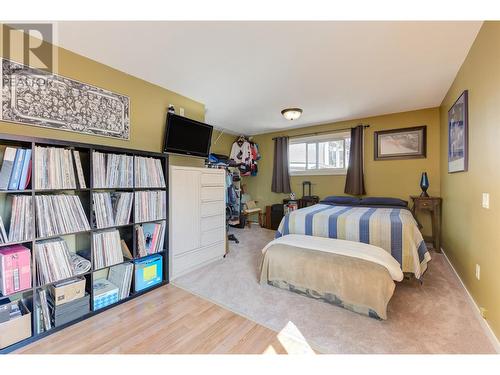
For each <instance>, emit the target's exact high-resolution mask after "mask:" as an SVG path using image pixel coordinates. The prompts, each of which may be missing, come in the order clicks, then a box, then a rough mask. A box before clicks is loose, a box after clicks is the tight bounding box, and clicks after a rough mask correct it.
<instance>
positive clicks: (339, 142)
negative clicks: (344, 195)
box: [288, 132, 351, 176]
mask: <svg viewBox="0 0 500 375" xmlns="http://www.w3.org/2000/svg"><path fill="white" fill-rule="evenodd" d="M350 145H351V134H350V132H337V133H329V134H322V135H316V136H310V137H303V138H292V139H290V145H289V149H288V155H289V160H290V162H289V163H290V165H289V168H290V174H291V175H292V176H299V175H326V174H346V172H347V164H348V163H349V148H350Z"/></svg>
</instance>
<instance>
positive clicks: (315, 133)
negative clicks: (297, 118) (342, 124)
mask: <svg viewBox="0 0 500 375" xmlns="http://www.w3.org/2000/svg"><path fill="white" fill-rule="evenodd" d="M359 125H362V124H359ZM369 127H370V125H363V128H364V129H366V128H369ZM351 129H354V128H343V129H334V130H324V131H320V132H314V133H303V134H296V135H291V136H290V137H289V138H298V137H304V136H306V135H318V134H326V133H335V132H340V131H343V130H351ZM276 138H279V137H274V138H273V141H274V140H275V139H276Z"/></svg>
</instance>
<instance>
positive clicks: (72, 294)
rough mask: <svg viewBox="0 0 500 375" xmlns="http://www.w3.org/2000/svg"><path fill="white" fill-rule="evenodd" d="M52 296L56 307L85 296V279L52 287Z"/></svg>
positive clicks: (69, 281) (77, 279)
mask: <svg viewBox="0 0 500 375" xmlns="http://www.w3.org/2000/svg"><path fill="white" fill-rule="evenodd" d="M49 289H50V294H51V295H52V298H53V300H54V304H55V305H56V306H59V305H62V304H64V303H67V302H71V301H74V300H76V299H78V298H82V297H84V296H85V277H83V276H81V277H76V278H74V279H70V280H67V281H64V282H61V283H55V284H52V285H50V287H49Z"/></svg>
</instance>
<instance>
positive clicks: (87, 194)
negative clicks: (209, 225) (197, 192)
mask: <svg viewBox="0 0 500 375" xmlns="http://www.w3.org/2000/svg"><path fill="white" fill-rule="evenodd" d="M7 146H11V147H22V148H25V149H31V151H32V153H31V158H32V169H31V181H30V184H29V186H28V187H27V189H26V190H0V197H1V199H2V200H3V201H4V202H3V203H4V206H5V202H6V201H7V195H12V194H25V195H30V196H31V197H32V205H33V218H32V220H31V221H32V223H31V225H32V233H33V234H34V235H35V238H32V239H30V240H26V241H18V242H13V243H6V244H0V248H3V247H5V246H10V245H15V244H21V245H24V246H26V247H28V248H29V249H30V251H31V279H32V286H31V288H29V289H25V290H23V291H19V292H16V293H14V294H11V295H8V296H3V295H2V294H1V293H0V298H4V297H11V298H12V297H14V296H15V297H16V298H12V300H17V299H21V298H23V299H26V300H28V301H31V303H30V304H29V306H28V308H29V310H30V311H31V331H32V335H31V337H29V338H26V339H24V340H22V341H19V342H17V343H15V344H12V345H11V346H9V347H7V348H4V349H0V354H6V353H9V352H12V351H14V350H16V349H19V348H21V347H23V346H25V345H27V344H29V343H32V342H34V341H37V340H39V339H41V338H43V337H46V336H49V335H51V334H53V333H55V332H57V331H60V330H62V329H64V328H66V327H68V326H71V325H73V324H76V323H78V322H81V321H83V320H85V319H88V318H90V317H92V316H94V315H96V314H99V313H101V312H104V311H107V310H109V309H110V308H113V307H115V306H118V305H121V304H122V303H125V302H127V301H130V300H131V299H134V298H136V297H139V296H141V295H143V294H145V293H148V292H150V291H152V290H154V289H156V288H159V287H161V286H164V285H166V284H168V283H169V270H168V268H169V267H168V254H169V250H168V156H167V155H166V154H162V153H155V152H150V151H141V150H135V149H126V148H120V147H110V146H98V145H93V144H86V143H78V142H69V141H64V140H55V139H47V138H36V137H27V136H18V135H11V134H0V147H7ZM35 146H42V147H60V148H66V149H76V150H78V151H80V157H81V162H82V167H83V172H84V176H85V181H86V183H87V186H88V187H87V188H85V189H80V188H76V189H36V188H35V183H34V181H35V176H36V171H35V166H34V162H33V161H34V157H35ZM94 151H97V152H102V153H115V154H126V155H130V156H133V157H134V160H135V157H152V158H155V159H159V160H161V164H162V168H163V174H164V177H165V184H166V186H165V187H148V188H145V187H141V186H137V187H136V186H135V173H136V171H135V162H133V163H132V171H133V176H134V178H133V187H125V188H94V187H93V186H94V182H93V173H92V170H93V164H92V159H93V158H92V153H93V152H94ZM75 174H76V171H75ZM148 190H149V191H153V190H156V191H165V196H166V207H165V212H166V217H165V218H162V219H158V220H152V221H146V222H139V221H138V222H136V220H135V219H136V215H135V211H134V206H135V204H134V201H135V192H136V191H137V192H138V191H148ZM104 191H108V192H132V193H134V198H133V199H134V200H133V204H132V212H131V216H130V222H129V223H128V224H124V225H116V226H110V227H107V228H97V227H95V226H94V225H93V220H92V215H93V207H92V205H93V203H92V194H93V192H104ZM63 193H72V194H76V195H78V196H79V197H80V200H81V202H82V205H83V208H84V210H85V212H86V215H87V219H88V221H89V223H90V226H91V229H90V230H86V231H80V232H75V233H64V234H60V235H56V236H49V237H43V238H42V237H36V233H37V231H36V223H35V220H38V218H36V210H35V209H34V206H35V196H37V195H40V194H63ZM2 195H3V196H4V197H2ZM162 221H164V222H165V238H164V246H163V251H159V252H158V253H157V254H159V255H161V256H162V257H163V275H162V282H161V283H160V284H156V285H153V286H151V287H150V288H148V289H144V290H141V291H138V292H135V289H134V285H135V272H134V275H133V277H132V286H131V290H130V294H129V296H128V297H127V298H124V299H121V300H119V301H118V302H116V303H114V304H112V305H109V306H107V307H104V308H101V309H98V310H95V311H94V305H93V282H94V273H95V272H99V271H102V270H105V269H108V268H110V267H112V266H107V267H103V268H95V267H94V259H93V253H94V251H93V250H94V249H93V241H92V235H93V233H95V232H100V231H103V230H109V229H114V228H116V229H117V230H119V231H120V238H122V239H124V240H125V242H126V243H127V245H128V246H129V249H130V250H131V252H132V256H133V258H134V259H126V258H125V260H124V262H122V263H128V262H132V261H133V260H136V259H141V258H140V257H138V249H137V238H136V226H137V225H140V224H144V223H148V222H162ZM5 225H7V223H5ZM9 229H10V228H9ZM124 232H126V233H127V238H123V237H122V235H123V233H124ZM66 236H74V237H75V250H77V247H78V245H77V242H78V236H86V237H88V241H87V242H88V244H89V245H88V247H89V248H90V259H89V260H90V262H91V267H92V268H91V270H90V271H88V272H86V273H84V274H81V275H78V276H83V277H85V280H86V291H87V292H88V293H89V294H90V312H89V313H88V314H87V315H85V316H83V317H81V318H78V319H76V320H74V321H71V322H69V323H67V324H65V325H62V326H59V327H53V328H52V329H50V330H49V331H46V332H42V333H39V334H38V333H37V321H36V320H37V317H36V313H35V309H36V305H37V304H36V299H37V298H38V295H37V290H39V289H41V288H46V287H47V286H48V285H51V284H52V283H49V284H45V285H37V277H36V265H35V244H36V242H37V241H41V240H45V239H50V238H57V237H63V238H64V237H66ZM130 245H131V246H130ZM143 258H144V257H143ZM119 264H121V263H119ZM59 281H61V280H59Z"/></svg>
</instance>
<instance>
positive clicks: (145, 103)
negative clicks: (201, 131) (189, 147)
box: [0, 27, 234, 165]
mask: <svg viewBox="0 0 500 375" xmlns="http://www.w3.org/2000/svg"><path fill="white" fill-rule="evenodd" d="M1 29H2V28H1V27H0V34H1ZM1 40H2V38H1V35H0V41H1ZM1 53H2V50H1V49H0V54H1ZM57 56H58V73H59V74H61V75H63V76H66V77H68V78H71V79H75V80H78V81H82V82H85V83H89V84H91V85H95V86H98V87H102V88H104V89H106V90H110V91H114V92H117V93H120V94H123V95H127V96H129V97H130V140H128V141H125V140H117V139H112V138H106V137H98V136H92V135H87V134H81V133H73V132H67V131H58V130H53V129H46V128H40V127H34V126H29V125H22V124H12V123H8V122H2V121H0V133H9V134H20V135H27V136H35V137H44V138H56V139H64V140H68V141H75V142H85V143H92V144H99V145H108V146H116V147H125V148H132V149H140V150H148V151H155V152H161V148H162V143H163V134H164V129H165V117H166V110H167V107H168V105H169V104H173V105H174V106H175V108H176V111H178V110H179V108H180V107H182V108H184V110H185V116H187V117H189V118H192V119H195V120H198V121H203V120H204V118H205V106H204V105H203V104H202V103H199V102H196V101H194V100H192V99H189V98H187V97H185V96H182V95H179V94H177V93H175V92H173V91H170V90H166V89H164V88H162V87H160V86H157V85H154V84H152V83H149V82H146V81H144V80H142V79H139V78H137V77H134V76H131V75H129V74H126V73H123V72H121V71H119V70H116V69H113V68H111V67H109V66H107V65H104V64H101V63H98V62H96V61H94V60H91V59H89V58H86V57H84V56H81V55H78V54H76V53H73V52H71V51H68V50H66V49H63V48H58V51H57ZM167 74H168V72H167ZM217 134H218V132H217V131H214V137H215V136H216V135H217ZM233 138H234V137H233V136H227V135H224V136H223V137H222V138H221V140H219V142H218V144H217V145H216V146H215V147H214V152H218V151H222V150H225V149H226V146H227V142H229V140H231V141H232V139H233ZM219 148H222V149H221V150H219ZM226 152H228V151H226ZM170 162H171V164H182V165H203V159H199V158H189V157H180V156H172V157H171V159H170Z"/></svg>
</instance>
